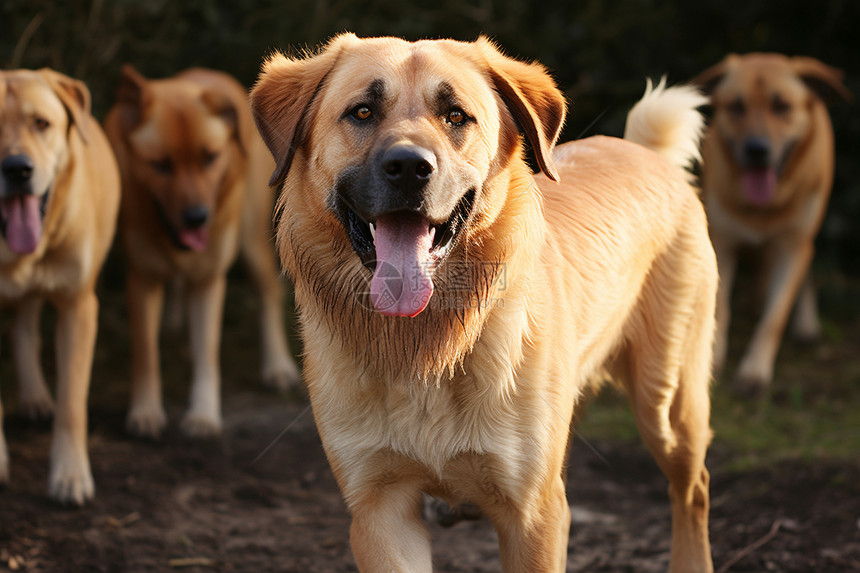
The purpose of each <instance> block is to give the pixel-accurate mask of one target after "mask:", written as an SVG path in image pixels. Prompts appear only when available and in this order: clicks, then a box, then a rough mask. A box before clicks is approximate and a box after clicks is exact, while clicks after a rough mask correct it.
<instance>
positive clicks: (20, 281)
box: [0, 246, 93, 302]
mask: <svg viewBox="0 0 860 573" xmlns="http://www.w3.org/2000/svg"><path fill="white" fill-rule="evenodd" d="M6 254H10V253H9V251H8V249H7V248H6V247H5V246H4V247H0V302H6V301H10V302H11V301H14V300H17V299H20V298H21V297H23V296H25V295H28V294H34V293H39V294H45V293H62V292H66V291H68V292H74V291H76V290H77V289H78V288H79V287H80V285H81V283H82V282H83V281H84V280H86V279H87V278H88V277H89V276H90V274H91V272H92V268H93V257H92V253H91V249H90V248H89V247H85V248H81V249H80V250H79V251H78V252H77V254H75V255H72V256H70V255H69V254H68V253H65V255H60V254H57V253H54V252H47V253H40V252H37V253H36V254H35V255H34V256H31V257H26V258H24V259H22V258H20V257H17V256H13V257H12V260H11V261H8V260H7V257H5V256H4V255H6Z"/></svg>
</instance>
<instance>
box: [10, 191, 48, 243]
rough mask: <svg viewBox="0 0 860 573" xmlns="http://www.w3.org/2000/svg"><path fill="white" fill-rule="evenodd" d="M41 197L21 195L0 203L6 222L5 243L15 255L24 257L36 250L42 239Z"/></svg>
mask: <svg viewBox="0 0 860 573" xmlns="http://www.w3.org/2000/svg"><path fill="white" fill-rule="evenodd" d="M40 201H41V197H35V196H33V195H23V196H18V197H12V198H11V199H4V200H3V201H2V202H0V209H2V211H3V218H4V219H5V220H6V243H7V244H8V245H9V249H10V250H11V251H12V252H13V253H16V254H19V255H26V254H27V253H32V252H33V251H35V250H36V247H37V246H38V245H39V239H40V238H41V237H42V216H41V213H39V202H40Z"/></svg>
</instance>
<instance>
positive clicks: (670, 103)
mask: <svg viewBox="0 0 860 573" xmlns="http://www.w3.org/2000/svg"><path fill="white" fill-rule="evenodd" d="M707 103H708V98H706V97H705V96H703V95H702V94H700V93H699V92H698V91H697V90H696V89H695V88H693V87H691V86H683V85H682V86H672V87H670V88H667V87H666V78H665V77H663V78H662V79H661V80H660V83H658V84H657V85H656V86H654V85H653V84H652V83H651V80H650V79H648V85H647V86H646V88H645V95H643V96H642V99H640V100H639V101H638V102H636V105H634V106H633V108H632V109H631V110H630V112H629V113H628V114H627V126H626V127H625V129H624V139H627V140H629V141H633V142H635V143H638V144H640V145H643V146H645V147H647V148H648V149H651V150H653V151H656V152H657V153H659V154H660V155H662V156H664V157H665V158H667V159H668V160H669V161H671V162H672V163H674V164H675V165H677V166H678V167H681V168H682V169H688V168H690V167H692V166H693V163H695V162H696V161H698V160H699V159H700V158H701V155H700V152H699V143H700V140H701V137H702V132H703V131H704V127H705V120H704V118H703V117H702V114H701V113H699V112H698V110H697V108H699V107H701V106H703V105H705V104H707Z"/></svg>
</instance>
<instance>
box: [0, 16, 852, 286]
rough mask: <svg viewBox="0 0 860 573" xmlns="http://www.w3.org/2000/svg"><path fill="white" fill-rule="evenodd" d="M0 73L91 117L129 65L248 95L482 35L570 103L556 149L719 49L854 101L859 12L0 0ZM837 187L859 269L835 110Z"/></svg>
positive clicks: (839, 262)
mask: <svg viewBox="0 0 860 573" xmlns="http://www.w3.org/2000/svg"><path fill="white" fill-rule="evenodd" d="M0 19H2V22H3V23H4V26H3V30H4V33H3V35H2V37H0V62H2V64H3V65H4V66H6V67H40V66H50V67H53V68H55V69H58V70H60V71H63V72H65V73H68V74H70V75H73V76H76V77H79V78H81V79H83V80H85V81H86V82H87V83H88V85H89V86H90V88H91V90H92V91H93V101H94V106H95V111H96V114H97V115H100V114H102V113H103V112H104V110H106V109H107V107H108V106H109V105H110V102H111V101H112V99H113V94H114V90H115V89H116V79H117V72H118V69H119V66H120V65H121V64H122V63H123V62H131V63H133V64H134V65H135V66H136V67H138V69H139V70H140V71H141V72H143V73H144V74H145V75H148V76H151V77H160V76H166V75H171V74H173V73H174V72H176V71H177V70H180V69H183V68H185V67H188V66H192V65H201V66H208V67H213V68H218V69H222V70H225V71H227V72H230V73H232V74H234V75H235V76H236V77H238V78H239V79H240V80H241V81H242V82H244V83H245V84H246V85H249V86H250V85H251V83H253V81H254V78H255V76H256V74H257V71H258V69H259V65H260V62H261V60H262V57H263V56H264V55H265V54H266V53H268V52H270V51H272V50H274V49H280V50H284V51H288V52H294V53H295V52H301V51H302V50H305V49H308V48H313V47H314V46H316V45H317V44H319V43H320V42H321V41H324V40H325V39H327V38H329V37H330V36H332V35H333V34H336V33H338V32H341V31H346V30H349V31H353V32H355V33H357V34H359V35H362V36H369V35H398V36H403V37H406V38H409V39H418V38H437V37H452V38H456V39H462V40H471V39H474V38H476V37H477V36H478V35H479V34H485V35H488V36H490V37H492V38H494V39H495V40H496V41H498V42H499V43H500V44H501V45H502V46H503V47H504V48H505V50H506V51H507V52H508V53H509V54H510V55H513V56H517V57H521V58H524V59H535V60H540V61H542V62H543V63H544V64H546V65H547V66H548V67H549V68H550V69H551V70H552V71H553V73H554V74H555V77H556V78H557V80H558V82H559V84H560V86H561V87H562V89H564V91H565V93H566V94H567V96H568V99H569V101H570V102H571V103H572V115H571V117H570V119H569V120H568V122H567V126H566V129H565V133H564V134H563V139H572V138H576V137H580V136H584V135H589V134H592V133H608V134H615V135H617V134H620V133H621V131H622V129H623V121H624V116H625V113H626V111H627V109H628V107H629V106H630V104H631V103H632V102H633V101H635V99H636V98H637V97H638V96H639V95H640V93H641V92H642V90H643V87H644V78H645V77H647V76H650V77H655V78H656V77H659V76H662V75H664V74H666V75H668V77H669V80H670V82H682V81H685V80H689V79H690V78H692V77H693V76H695V75H696V74H697V73H698V72H699V71H701V70H703V69H704V68H705V67H707V66H709V65H710V64H713V63H715V62H716V61H718V60H719V59H721V58H722V57H723V56H724V55H725V54H726V53H728V52H741V53H743V52H749V51H777V52H783V53H787V54H790V55H797V54H803V55H809V56H814V57H817V58H819V59H821V60H823V61H824V62H826V63H828V64H831V65H833V66H836V67H839V68H842V69H843V70H845V72H846V77H847V80H846V83H847V85H848V87H849V88H850V89H851V91H852V92H853V93H854V94H856V95H857V96H858V97H860V60H858V58H857V57H856V55H857V54H858V53H860V41H858V39H857V32H856V29H857V23H858V22H860V3H858V2H856V1H855V0H830V1H828V2H824V3H815V2H805V1H801V0H787V1H782V2H777V1H774V0H762V1H756V2H751V1H749V0H699V1H697V2H678V1H674V2H673V1H659V0H616V1H614V2H606V1H604V0H579V1H577V2H573V1H547V2H528V1H526V0H434V1H432V2H428V1H426V0H423V1H420V2H413V3H410V4H408V5H407V4H406V3H404V2H402V1H401V0H364V1H361V2H359V1H357V0H289V1H286V2H284V1H278V0H245V1H241V2H239V1H236V0H232V1H230V0H144V1H140V0H113V1H111V0H90V1H85V0H72V1H69V2H55V1H54V0H5V1H4V2H2V3H0ZM832 113H833V118H834V123H835V126H836V137H837V149H838V150H839V157H838V161H837V179H836V185H835V188H834V197H833V202H832V205H831V210H830V215H829V217H828V220H827V221H826V223H825V227H824V230H823V232H822V235H821V238H820V240H819V247H820V249H819V251H820V255H821V256H820V257H819V263H820V264H824V265H826V266H827V267H828V268H835V269H838V270H841V271H843V272H846V273H847V274H855V273H857V272H860V271H855V270H853V269H855V268H860V265H857V264H855V263H856V262H858V261H860V230H858V229H860V226H858V225H854V224H853V222H854V220H856V219H857V218H858V217H860V183H858V177H857V175H858V169H857V160H858V159H857V158H858V155H860V114H858V113H857V111H856V107H852V106H851V105H849V104H844V103H842V104H837V105H836V106H835V107H834V109H833V110H832Z"/></svg>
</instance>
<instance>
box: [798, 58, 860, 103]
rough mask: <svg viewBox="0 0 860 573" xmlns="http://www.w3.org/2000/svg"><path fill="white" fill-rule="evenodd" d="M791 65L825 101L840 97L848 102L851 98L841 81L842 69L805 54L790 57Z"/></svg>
mask: <svg viewBox="0 0 860 573" xmlns="http://www.w3.org/2000/svg"><path fill="white" fill-rule="evenodd" d="M791 67H792V68H794V71H795V72H796V73H797V75H798V76H800V79H802V80H803V83H805V84H806V85H807V86H808V87H809V89H811V90H812V91H813V92H814V93H815V94H816V95H817V96H818V97H820V98H821V99H822V100H824V102H825V103H834V102H835V101H837V100H838V99H840V98H841V99H844V100H845V101H849V102H850V101H851V100H852V99H853V96H852V95H851V92H850V91H848V88H846V87H845V85H844V84H843V83H842V79H843V78H844V77H845V73H844V72H843V71H842V70H839V69H837V68H833V67H831V66H828V65H827V64H825V63H823V62H820V61H818V60H816V59H815V58H809V57H806V56H795V57H793V58H791Z"/></svg>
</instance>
